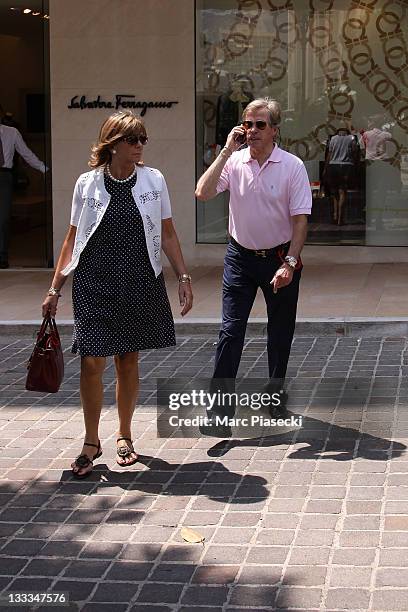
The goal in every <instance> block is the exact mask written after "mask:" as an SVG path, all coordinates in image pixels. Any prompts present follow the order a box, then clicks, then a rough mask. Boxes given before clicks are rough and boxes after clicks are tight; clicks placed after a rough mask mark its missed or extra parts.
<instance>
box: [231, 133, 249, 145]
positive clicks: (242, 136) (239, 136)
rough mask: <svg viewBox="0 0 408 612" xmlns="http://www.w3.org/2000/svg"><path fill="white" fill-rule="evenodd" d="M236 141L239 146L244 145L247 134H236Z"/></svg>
mask: <svg viewBox="0 0 408 612" xmlns="http://www.w3.org/2000/svg"><path fill="white" fill-rule="evenodd" d="M234 140H235V142H238V143H239V144H244V143H245V142H246V134H236V136H235V137H234Z"/></svg>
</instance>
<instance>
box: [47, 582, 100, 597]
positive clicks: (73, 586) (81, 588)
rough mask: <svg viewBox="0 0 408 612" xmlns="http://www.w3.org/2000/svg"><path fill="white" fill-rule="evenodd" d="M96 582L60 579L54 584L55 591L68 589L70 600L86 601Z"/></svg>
mask: <svg viewBox="0 0 408 612" xmlns="http://www.w3.org/2000/svg"><path fill="white" fill-rule="evenodd" d="M94 587H95V583H94V582H82V581H79V580H58V582H56V583H55V584H54V585H53V590H55V591H60V592H61V591H66V592H67V593H69V599H70V601H84V600H85V599H87V598H88V597H89V595H90V594H91V592H92V590H93V588H94Z"/></svg>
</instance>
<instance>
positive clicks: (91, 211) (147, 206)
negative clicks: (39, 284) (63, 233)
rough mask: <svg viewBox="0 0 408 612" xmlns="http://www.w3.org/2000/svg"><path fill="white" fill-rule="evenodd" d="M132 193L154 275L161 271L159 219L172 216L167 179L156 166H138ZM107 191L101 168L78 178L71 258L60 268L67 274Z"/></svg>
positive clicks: (97, 220) (98, 218)
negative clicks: (140, 218)
mask: <svg viewBox="0 0 408 612" xmlns="http://www.w3.org/2000/svg"><path fill="white" fill-rule="evenodd" d="M132 194H133V197H134V200H135V202H136V205H137V207H138V209H139V211H140V214H141V216H142V220H143V227H144V231H145V236H146V244H147V251H148V253H149V259H150V263H151V264H152V268H153V270H154V273H155V275H156V277H157V276H158V275H159V274H160V272H161V271H162V264H161V221H162V219H169V218H170V217H171V205H170V198H169V193H168V191H167V185H166V181H165V180H164V176H163V175H162V173H161V172H159V170H156V169H155V168H148V167H147V166H138V167H137V181H136V185H135V186H134V187H133V189H132ZM109 201H110V195H109V193H108V192H107V191H106V189H105V183H104V178H103V169H102V168H98V169H96V170H91V171H90V172H86V173H85V174H81V176H80V177H79V178H78V180H77V182H76V184H75V189H74V195H73V198H72V210H71V225H74V226H75V227H76V228H77V231H76V236H75V243H74V249H73V252H72V259H71V261H70V262H69V264H68V265H67V266H66V267H65V268H64V269H63V270H62V274H64V276H68V274H69V273H70V272H72V270H74V269H75V268H76V267H77V265H78V261H79V258H80V255H81V253H82V251H83V250H84V248H85V246H86V244H87V242H88V240H89V239H90V237H91V236H92V234H93V233H94V232H95V231H96V229H97V227H98V225H99V224H100V222H101V221H102V218H103V215H104V214H105V211H106V209H107V208H108V205H109Z"/></svg>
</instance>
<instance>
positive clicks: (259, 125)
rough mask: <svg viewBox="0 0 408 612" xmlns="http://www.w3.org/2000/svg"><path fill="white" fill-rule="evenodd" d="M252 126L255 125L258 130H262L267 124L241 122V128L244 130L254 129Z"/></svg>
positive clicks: (263, 122) (262, 122)
mask: <svg viewBox="0 0 408 612" xmlns="http://www.w3.org/2000/svg"><path fill="white" fill-rule="evenodd" d="M254 125H256V127H257V128H258V130H264V129H265V128H266V126H267V125H268V124H267V122H266V121H243V122H242V127H243V128H244V129H245V130H250V129H251V128H253V127H254Z"/></svg>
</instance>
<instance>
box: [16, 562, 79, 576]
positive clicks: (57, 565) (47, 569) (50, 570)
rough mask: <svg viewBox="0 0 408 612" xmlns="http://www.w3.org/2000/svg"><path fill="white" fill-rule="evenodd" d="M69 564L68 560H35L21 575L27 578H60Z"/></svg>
mask: <svg viewBox="0 0 408 612" xmlns="http://www.w3.org/2000/svg"><path fill="white" fill-rule="evenodd" d="M68 563H69V561H68V560H67V559H33V561H30V563H29V564H28V565H27V566H26V567H25V568H24V570H23V571H22V572H21V573H22V575H26V576H58V574H60V573H61V572H62V570H63V569H64V568H65V567H66V566H67V565H68Z"/></svg>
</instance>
